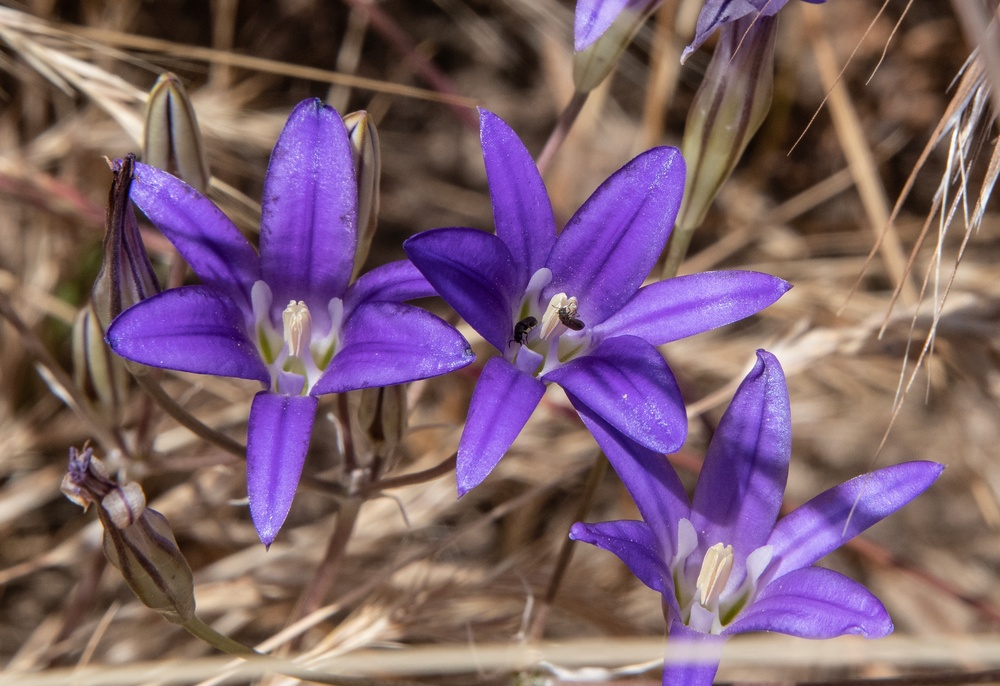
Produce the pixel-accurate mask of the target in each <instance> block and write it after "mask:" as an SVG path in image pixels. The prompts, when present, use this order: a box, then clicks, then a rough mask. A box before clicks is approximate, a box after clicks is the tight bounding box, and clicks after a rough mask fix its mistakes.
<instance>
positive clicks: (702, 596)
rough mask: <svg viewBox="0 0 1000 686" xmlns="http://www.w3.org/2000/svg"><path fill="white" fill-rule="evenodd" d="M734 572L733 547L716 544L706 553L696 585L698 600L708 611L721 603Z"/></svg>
mask: <svg viewBox="0 0 1000 686" xmlns="http://www.w3.org/2000/svg"><path fill="white" fill-rule="evenodd" d="M732 571H733V546H731V545H722V544H721V543H716V544H715V545H713V546H712V547H711V548H709V549H708V550H706V551H705V559H704V560H702V562H701V572H699V574H698V581H697V582H696V583H695V590H696V593H697V600H698V602H699V603H700V604H701V605H702V607H705V608H706V609H707V608H709V607H710V606H714V605H715V604H716V603H718V602H719V594H720V593H722V589H723V588H725V587H726V582H727V581H729V573H730V572H732Z"/></svg>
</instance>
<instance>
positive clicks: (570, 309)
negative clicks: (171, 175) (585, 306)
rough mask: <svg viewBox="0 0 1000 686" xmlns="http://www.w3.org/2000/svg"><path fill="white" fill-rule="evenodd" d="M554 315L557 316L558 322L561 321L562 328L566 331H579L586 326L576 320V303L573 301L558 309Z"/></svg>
mask: <svg viewBox="0 0 1000 686" xmlns="http://www.w3.org/2000/svg"><path fill="white" fill-rule="evenodd" d="M556 314H558V315H559V321H561V322H562V323H563V326H565V327H566V328H567V329H573V331H580V330H581V329H583V327H585V326H586V324H584V323H583V322H582V321H580V320H579V319H577V318H576V302H574V301H573V300H570V301H569V302H568V303H566V304H565V305H563V306H562V307H560V308H559V310H558V311H557V312H556Z"/></svg>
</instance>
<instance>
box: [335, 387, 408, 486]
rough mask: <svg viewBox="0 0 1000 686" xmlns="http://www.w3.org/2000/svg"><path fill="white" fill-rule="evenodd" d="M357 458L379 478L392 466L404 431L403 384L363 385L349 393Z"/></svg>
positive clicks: (374, 476) (404, 400) (404, 390)
mask: <svg viewBox="0 0 1000 686" xmlns="http://www.w3.org/2000/svg"><path fill="white" fill-rule="evenodd" d="M348 403H349V407H350V413H351V437H352V439H353V442H354V447H355V453H356V459H357V460H358V464H359V465H360V466H362V467H367V468H370V469H372V471H373V472H374V473H373V474H371V477H372V478H373V479H378V478H379V477H381V476H382V475H384V474H385V473H386V472H388V471H389V470H390V469H392V467H393V465H395V463H396V460H397V459H398V458H399V444H400V443H401V442H402V440H403V436H404V435H405V434H406V425H407V418H406V415H407V412H406V385H405V384H399V385H396V386H383V387H380V388H364V389H361V390H359V391H350V392H349V393H348Z"/></svg>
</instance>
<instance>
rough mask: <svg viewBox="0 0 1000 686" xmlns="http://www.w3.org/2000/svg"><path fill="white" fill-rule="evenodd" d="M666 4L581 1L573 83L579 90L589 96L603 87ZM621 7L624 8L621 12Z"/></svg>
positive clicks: (645, 0) (647, 0) (632, 0)
mask: <svg viewBox="0 0 1000 686" xmlns="http://www.w3.org/2000/svg"><path fill="white" fill-rule="evenodd" d="M662 2H663V0H618V1H617V2H609V1H608V0H578V2H577V5H576V26H575V28H574V34H575V49H576V52H575V53H574V54H573V84H574V85H575V86H576V90H577V91H579V92H580V93H589V92H590V91H592V90H593V89H594V88H596V87H597V86H599V85H600V83H601V81H603V80H604V79H605V77H607V75H608V74H610V73H611V70H612V69H614V68H615V64H617V63H618V58H619V57H621V54H622V53H623V52H624V51H625V48H627V47H628V45H629V43H631V42H632V39H633V38H634V37H635V34H637V33H638V32H639V29H640V28H642V25H643V24H644V23H645V22H646V19H648V18H649V16H650V15H651V14H652V13H653V12H655V11H656V9H657V8H658V7H659V6H660V4H661V3H662ZM618 5H623V6H622V7H621V9H620V10H618V9H617V6H618ZM616 11H617V14H615V12H616ZM605 27H606V28H605ZM602 29H603V30H602ZM595 34H597V37H596V38H595V37H594V35H595Z"/></svg>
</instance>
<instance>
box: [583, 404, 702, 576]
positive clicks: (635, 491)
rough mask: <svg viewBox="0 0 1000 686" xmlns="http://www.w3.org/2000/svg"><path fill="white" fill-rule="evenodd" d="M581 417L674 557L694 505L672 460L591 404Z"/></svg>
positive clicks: (662, 543) (661, 541) (643, 516)
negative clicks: (605, 417) (641, 442)
mask: <svg viewBox="0 0 1000 686" xmlns="http://www.w3.org/2000/svg"><path fill="white" fill-rule="evenodd" d="M580 417H581V418H582V419H583V423H584V424H586V425H587V428H588V429H589V430H590V433H592V434H593V435H594V438H595V439H596V440H597V444H598V445H599V446H601V450H603V451H604V454H605V455H606V456H607V458H608V462H610V463H611V466H612V467H614V468H615V471H616V472H617V473H618V477H619V478H620V479H621V480H622V483H623V484H625V488H626V490H628V492H629V495H631V496H632V500H633V501H634V502H635V506H636V508H637V509H638V510H639V514H640V515H642V518H643V520H644V521H645V522H646V524H647V525H649V527H650V529H651V530H652V531H653V532H654V533H655V534H656V537H657V539H658V540H659V542H660V549H661V550H662V551H663V556H664V559H667V557H668V556H669V557H670V558H672V557H673V555H674V554H675V553H676V549H677V523H678V522H679V521H680V520H681V519H690V518H691V505H690V502H689V501H688V497H687V494H686V493H685V492H684V485H683V484H682V483H681V481H680V479H679V478H678V477H677V473H676V472H675V471H674V469H673V467H671V466H670V462H668V461H667V458H666V457H664V456H663V455H661V454H659V453H654V452H653V451H652V450H649V449H648V448H643V447H642V446H641V445H639V444H638V443H636V442H635V441H633V440H632V439H630V438H627V437H626V436H623V435H622V434H621V433H619V432H618V431H615V430H614V429H612V428H611V427H610V426H608V424H607V423H606V422H605V421H604V420H602V419H601V418H600V417H598V416H596V415H595V414H594V413H593V411H592V410H590V409H589V408H583V409H582V410H581V411H580Z"/></svg>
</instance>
